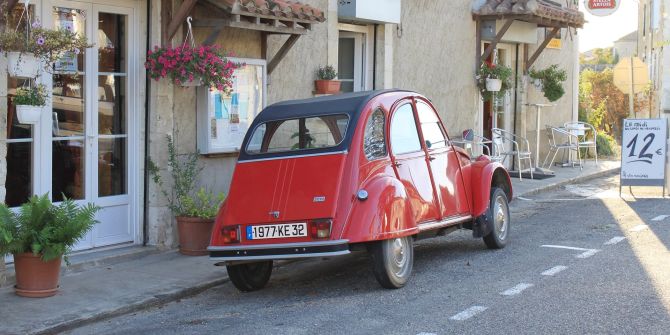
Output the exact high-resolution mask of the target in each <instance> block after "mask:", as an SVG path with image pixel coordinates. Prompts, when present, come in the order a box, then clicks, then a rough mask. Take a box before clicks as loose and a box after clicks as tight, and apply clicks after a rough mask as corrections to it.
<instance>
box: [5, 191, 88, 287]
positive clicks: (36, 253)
mask: <svg viewBox="0 0 670 335" xmlns="http://www.w3.org/2000/svg"><path fill="white" fill-rule="evenodd" d="M98 210H100V208H99V207H97V206H95V205H93V204H87V205H83V206H79V205H77V204H76V203H75V202H74V201H73V200H71V199H66V200H64V201H63V202H61V203H60V204H58V205H54V204H53V203H51V200H49V196H48V194H45V195H43V196H33V197H31V198H30V199H29V200H28V202H27V203H25V204H23V205H22V206H21V207H20V208H19V210H18V211H13V210H11V209H9V208H8V207H7V205H5V204H0V256H5V255H8V254H12V255H13V256H14V269H15V272H16V286H14V290H15V292H16V294H17V295H20V296H24V297H31V298H43V297H50V296H53V295H55V294H56V293H57V292H58V282H59V274H60V265H61V259H65V262H66V263H68V259H67V255H68V253H69V251H70V250H71V248H72V247H73V246H74V245H75V244H76V243H77V241H78V240H79V239H81V238H82V237H84V235H86V233H87V232H88V231H89V230H91V228H93V226H94V225H95V224H96V223H97V222H98V221H97V220H96V219H95V215H96V213H97V212H98Z"/></svg>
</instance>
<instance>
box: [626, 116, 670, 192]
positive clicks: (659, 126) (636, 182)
mask: <svg viewBox="0 0 670 335" xmlns="http://www.w3.org/2000/svg"><path fill="white" fill-rule="evenodd" d="M667 131H668V126H667V119H625V120H624V121H623V136H622V142H621V186H665V156H666V152H667V148H666V144H667V140H666V139H667Z"/></svg>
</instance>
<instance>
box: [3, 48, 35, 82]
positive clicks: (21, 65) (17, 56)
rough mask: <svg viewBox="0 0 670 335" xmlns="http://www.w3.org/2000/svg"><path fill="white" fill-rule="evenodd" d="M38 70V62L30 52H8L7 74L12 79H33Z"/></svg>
mask: <svg viewBox="0 0 670 335" xmlns="http://www.w3.org/2000/svg"><path fill="white" fill-rule="evenodd" d="M39 69H40V60H39V58H37V57H35V54H33V53H32V52H26V53H23V52H16V51H13V52H8V53H7V72H9V75H10V76H12V77H17V78H31V79H32V78H35V77H37V73H38V72H39Z"/></svg>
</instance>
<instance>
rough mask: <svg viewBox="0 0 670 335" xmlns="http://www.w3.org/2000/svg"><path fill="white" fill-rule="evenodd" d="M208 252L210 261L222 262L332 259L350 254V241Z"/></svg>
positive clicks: (236, 247)
mask: <svg viewBox="0 0 670 335" xmlns="http://www.w3.org/2000/svg"><path fill="white" fill-rule="evenodd" d="M207 250H208V251H209V259H211V260H213V261H220V262H229V261H263V260H275V259H292V258H310V257H330V256H340V255H346V254H348V253H350V251H349V240H334V241H319V242H303V243H283V244H256V245H236V246H226V247H217V246H210V247H209V248H207Z"/></svg>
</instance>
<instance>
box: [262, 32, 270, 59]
mask: <svg viewBox="0 0 670 335" xmlns="http://www.w3.org/2000/svg"><path fill="white" fill-rule="evenodd" d="M261 59H265V60H267V59H268V33H266V32H264V31H262V32H261Z"/></svg>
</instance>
